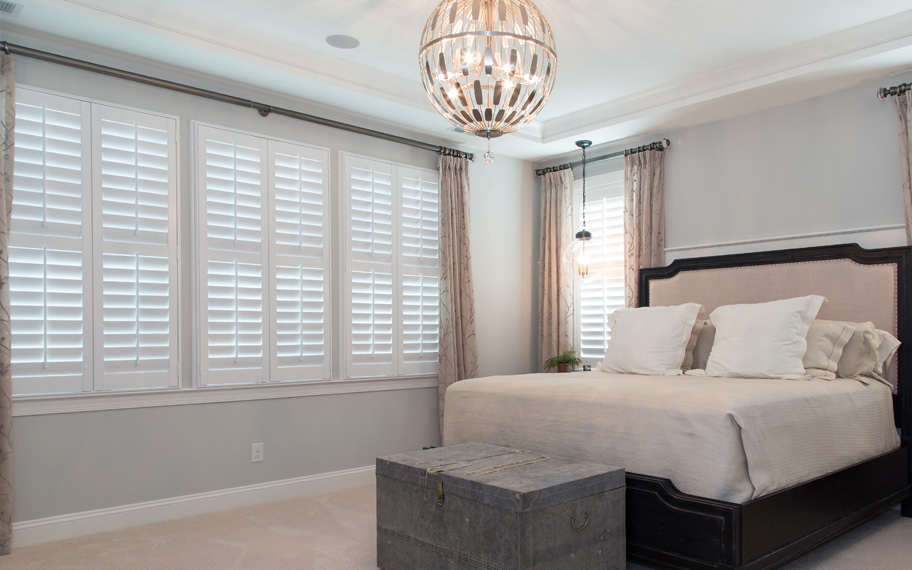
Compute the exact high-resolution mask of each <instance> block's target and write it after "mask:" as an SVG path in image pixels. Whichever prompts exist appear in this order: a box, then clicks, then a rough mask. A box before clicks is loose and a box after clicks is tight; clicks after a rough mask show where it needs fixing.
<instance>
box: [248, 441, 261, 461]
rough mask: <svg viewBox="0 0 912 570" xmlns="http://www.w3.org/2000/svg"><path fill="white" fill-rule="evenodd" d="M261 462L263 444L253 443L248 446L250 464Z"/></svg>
mask: <svg viewBox="0 0 912 570" xmlns="http://www.w3.org/2000/svg"><path fill="white" fill-rule="evenodd" d="M260 461H263V444H262V443H254V444H251V445H250V462H251V463H259V462H260Z"/></svg>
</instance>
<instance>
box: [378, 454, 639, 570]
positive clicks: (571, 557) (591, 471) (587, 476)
mask: <svg viewBox="0 0 912 570" xmlns="http://www.w3.org/2000/svg"><path fill="white" fill-rule="evenodd" d="M624 492H625V487H624V470H623V469H619V468H616V467H610V466H606V465H598V464H595V463H573V462H570V461H566V460H563V459H558V458H555V457H547V456H544V455H542V454H540V453H537V452H530V451H519V450H515V449H510V448H506V447H499V446H496V445H488V444H483V443H462V444H459V445H452V446H446V447H441V448H436V449H428V450H425V451H418V452H414V453H404V454H401V455H393V456H389V457H382V458H378V459H377V565H378V566H379V567H380V568H382V569H383V570H470V569H471V570H477V569H482V570H552V569H553V570H557V569H562V570H566V569H567V568H573V569H574V570H588V569H592V570H595V569H598V570H606V569H619V570H620V569H623V568H625V564H626V563H625V558H626V557H625V547H626V543H625V533H624V528H625V526H624Z"/></svg>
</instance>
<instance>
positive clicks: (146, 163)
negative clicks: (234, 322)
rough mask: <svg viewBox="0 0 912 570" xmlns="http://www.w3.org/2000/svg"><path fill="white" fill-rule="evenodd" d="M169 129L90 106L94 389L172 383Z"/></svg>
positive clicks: (173, 248) (159, 121) (159, 120)
mask: <svg viewBox="0 0 912 570" xmlns="http://www.w3.org/2000/svg"><path fill="white" fill-rule="evenodd" d="M175 129H176V124H175V121H174V119H168V118H164V117H158V116H155V115H149V114H145V113H139V112H135V111H127V110H123V109H115V108H111V107H104V106H100V105H96V106H95V107H94V109H93V140H94V141H95V143H94V145H93V146H94V152H93V162H94V173H95V176H94V187H95V192H94V195H95V219H96V226H97V227H98V230H96V231H95V236H94V238H95V239H94V241H95V256H96V259H95V268H96V274H97V275H101V286H100V287H96V290H95V306H96V307H98V308H100V309H101V310H99V311H97V313H96V317H95V330H96V331H99V332H100V339H99V340H100V342H101V344H102V346H101V347H99V349H97V350H96V356H95V362H96V363H95V370H96V373H97V374H100V381H98V382H96V386H95V389H96V390H123V389H140V388H167V387H176V386H177V385H178V370H177V368H178V365H177V349H178V346H177V282H176V276H177V243H176V236H177V229H176V228H177V224H176V221H175V219H174V216H175V214H174V213H175V212H176V193H177V192H176V180H175V175H174V173H175V172H176V158H175V149H176V139H175Z"/></svg>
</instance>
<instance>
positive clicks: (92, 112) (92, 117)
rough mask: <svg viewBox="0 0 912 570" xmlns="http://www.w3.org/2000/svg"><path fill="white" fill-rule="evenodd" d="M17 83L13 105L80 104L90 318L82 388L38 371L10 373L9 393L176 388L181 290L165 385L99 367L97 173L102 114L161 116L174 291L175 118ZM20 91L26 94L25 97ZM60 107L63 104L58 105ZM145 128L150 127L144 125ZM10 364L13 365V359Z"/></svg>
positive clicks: (172, 308)
mask: <svg viewBox="0 0 912 570" xmlns="http://www.w3.org/2000/svg"><path fill="white" fill-rule="evenodd" d="M16 87H17V90H18V93H19V97H18V101H17V104H24V105H35V104H41V105H42V106H47V105H48V104H49V102H51V103H53V102H57V103H61V102H62V101H65V102H66V105H74V106H76V107H78V108H79V121H80V124H81V129H80V135H81V137H82V138H81V143H80V145H81V148H82V154H81V155H80V169H81V180H82V182H81V187H82V192H81V196H82V197H81V200H82V222H81V225H80V228H81V230H80V231H81V234H82V236H81V237H80V238H79V239H80V240H81V241H82V251H81V252H80V253H81V255H82V264H83V270H82V275H83V280H84V282H85V283H87V284H88V286H87V287H84V288H83V290H82V297H83V302H82V312H83V315H84V322H85V323H88V326H84V328H83V335H84V340H83V349H82V350H83V371H82V374H81V375H80V377H81V378H80V380H78V382H79V386H80V387H81V389H79V390H75V389H73V388H74V387H75V385H74V384H75V381H73V382H71V384H73V385H68V386H66V387H64V386H63V385H62V384H60V382H59V378H58V379H54V378H53V376H44V377H42V376H40V375H35V376H33V377H31V378H23V377H20V378H18V379H16V378H14V393H13V397H14V398H15V399H16V400H17V402H18V401H25V400H27V399H29V398H61V399H62V398H72V397H77V396H98V395H101V394H112V393H125V392H130V393H141V392H152V391H171V390H175V389H179V388H180V385H181V365H180V357H181V354H180V349H181V332H180V329H181V326H180V315H181V312H182V310H181V299H180V295H177V294H176V293H175V294H169V299H170V303H171V304H170V305H169V336H170V337H171V339H170V342H169V346H170V347H171V348H170V349H169V353H171V354H169V359H168V360H169V370H168V373H167V380H168V385H167V386H164V385H159V386H151V387H150V386H143V385H139V386H137V385H136V383H135V382H133V381H131V382H127V383H125V384H119V383H114V384H113V385H112V383H111V381H110V378H107V377H106V376H105V371H104V367H103V363H104V356H103V353H104V349H105V346H104V326H103V324H104V317H103V310H104V304H103V297H104V287H103V285H104V282H103V280H102V275H103V274H104V273H103V272H104V267H103V258H104V255H105V253H106V252H105V249H104V233H105V232H104V230H105V227H104V226H103V224H104V220H103V216H102V212H103V208H102V203H103V200H104V195H103V182H102V180H103V177H102V172H101V163H102V152H101V149H102V132H101V124H102V121H104V120H105V119H104V116H105V115H106V114H108V113H113V114H114V115H117V114H128V115H130V114H132V115H140V116H145V117H151V118H152V119H154V120H155V121H162V122H164V123H165V125H166V132H167V135H168V136H167V143H166V144H167V146H168V149H169V152H170V155H169V157H168V164H169V166H168V169H167V170H168V173H169V176H170V178H169V181H168V186H169V190H168V203H169V212H173V215H169V219H168V226H169V231H168V235H169V236H173V239H170V238H169V243H168V245H167V248H168V251H169V258H168V264H169V282H170V283H171V284H172V285H173V287H175V288H176V289H175V290H179V288H180V286H181V275H180V271H179V265H180V247H181V243H180V235H179V232H178V231H177V228H178V220H179V219H180V205H179V200H178V198H177V196H178V193H179V186H180V184H179V181H180V177H181V163H180V141H179V136H178V130H179V117H177V116H174V115H170V114H166V113H159V112H155V111H150V110H147V109H140V108H135V107H131V106H127V105H119V104H116V103H111V102H107V101H98V100H95V99H92V98H88V97H80V96H77V95H72V94H68V93H60V92H56V91H51V90H47V89H41V88H36V87H31V86H28V85H24V84H19V83H17V85H16ZM24 94H25V97H23V95H24ZM23 99H26V101H23ZM61 106H64V105H63V104H61ZM144 128H150V127H148V126H145V127H144ZM43 140H44V139H43V138H42V141H43ZM42 144H43V143H42ZM14 177H15V171H14ZM14 199H15V194H14ZM15 211H16V210H15V207H14V209H13V212H14V214H15ZM14 219H15V217H14ZM15 225H18V224H17V223H16V222H13V224H11V228H10V229H11V232H12V231H13V230H14V226H15ZM11 237H12V236H11ZM45 239H46V240H47V241H48V243H50V242H54V241H58V240H59V238H57V237H54V236H47V237H46V238H45ZM13 241H14V240H13ZM12 247H14V248H15V247H20V246H17V245H15V244H13V245H12ZM137 334H138V332H137ZM100 365H102V366H100ZM13 366H14V367H15V364H14V365H13ZM39 382H42V383H44V384H45V385H47V384H48V383H50V384H51V387H50V388H48V387H45V386H43V387H41V388H40V389H36V390H28V391H23V390H16V388H15V386H16V385H17V384H18V385H22V384H23V383H28V384H36V383H39Z"/></svg>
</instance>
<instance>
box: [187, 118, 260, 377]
mask: <svg viewBox="0 0 912 570" xmlns="http://www.w3.org/2000/svg"><path fill="white" fill-rule="evenodd" d="M265 158H266V141H265V140H264V139H260V138H257V137H251V136H247V135H241V134H238V133H234V132H231V131H225V130H221V129H215V128H212V127H206V126H203V125H197V166H198V170H197V175H198V181H197V188H198V201H199V202H198V212H199V216H200V223H199V224H198V226H199V236H198V243H199V251H200V270H199V295H200V300H199V307H200V315H199V323H200V325H199V333H200V342H199V347H200V349H199V358H200V384H201V385H203V386H209V385H217V384H238V383H251V382H263V381H266V375H267V370H266V367H265V364H266V354H265V346H264V343H265V339H266V337H267V335H268V330H267V327H266V321H265V315H268V314H269V307H268V306H267V303H268V302H269V299H268V298H266V297H264V294H263V292H264V291H269V286H268V285H269V284H268V281H267V279H268V276H267V275H266V274H265V273H264V267H265V265H266V262H267V260H268V255H267V248H266V243H265V240H264V235H263V234H264V228H263V214H264V212H265V211H266V210H267V207H266V206H267V205H266V192H265V188H266V175H265V173H264V172H263V164H264V163H265Z"/></svg>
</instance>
